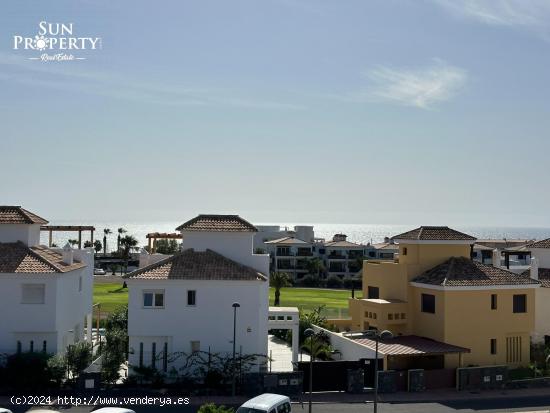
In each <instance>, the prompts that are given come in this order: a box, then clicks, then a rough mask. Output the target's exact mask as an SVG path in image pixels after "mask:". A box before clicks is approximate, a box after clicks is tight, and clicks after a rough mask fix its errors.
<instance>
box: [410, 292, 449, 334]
mask: <svg viewBox="0 0 550 413" xmlns="http://www.w3.org/2000/svg"><path fill="white" fill-rule="evenodd" d="M409 288H410V297H411V300H410V302H409V308H410V310H409V311H410V313H411V317H410V318H411V321H410V322H411V331H412V334H415V335H417V336H422V337H428V338H431V339H434V340H439V341H445V322H446V319H445V294H444V293H443V291H437V290H432V289H428V288H416V287H409ZM423 293H425V294H431V295H434V296H435V314H431V313H423V312H422V311H421V309H422V306H421V297H422V294H423Z"/></svg>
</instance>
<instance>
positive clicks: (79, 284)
mask: <svg viewBox="0 0 550 413" xmlns="http://www.w3.org/2000/svg"><path fill="white" fill-rule="evenodd" d="M81 291H82V277H78V292H81Z"/></svg>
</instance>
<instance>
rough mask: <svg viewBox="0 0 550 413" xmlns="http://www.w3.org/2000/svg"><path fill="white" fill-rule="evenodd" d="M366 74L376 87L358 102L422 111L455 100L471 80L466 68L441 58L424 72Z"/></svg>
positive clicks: (385, 70) (393, 70)
mask: <svg viewBox="0 0 550 413" xmlns="http://www.w3.org/2000/svg"><path fill="white" fill-rule="evenodd" d="M366 75H367V77H368V78H369V79H370V80H371V81H372V82H373V84H374V85H373V87H372V88H371V89H369V90H367V91H364V92H361V93H360V94H358V95H357V96H356V97H357V98H358V99H365V98H375V99H381V100H386V101H390V102H395V103H398V104H402V105H407V106H415V107H417V108H422V109H430V108H432V107H434V106H435V105H436V104H438V103H441V102H445V101H447V100H449V99H451V98H452V97H454V96H455V95H456V93H457V92H458V91H459V90H460V89H461V88H462V87H463V86H464V84H465V83H466V79H467V74H466V71H465V70H464V69H461V68H459V67H456V66H451V65H449V64H447V63H445V62H444V61H442V60H439V59H435V60H434V62H433V64H432V65H430V66H428V67H425V68H421V69H402V68H401V69H397V68H392V67H387V66H379V67H377V68H375V69H373V70H370V71H368V72H367V73H366Z"/></svg>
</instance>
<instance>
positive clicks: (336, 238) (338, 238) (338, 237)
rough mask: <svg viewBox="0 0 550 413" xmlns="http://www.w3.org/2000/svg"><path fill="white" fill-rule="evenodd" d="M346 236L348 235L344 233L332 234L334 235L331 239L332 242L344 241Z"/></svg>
mask: <svg viewBox="0 0 550 413" xmlns="http://www.w3.org/2000/svg"><path fill="white" fill-rule="evenodd" d="M347 238H348V236H347V235H346V234H334V236H333V237H332V240H333V241H334V242H338V241H345V240H346V239H347Z"/></svg>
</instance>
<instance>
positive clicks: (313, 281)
mask: <svg viewBox="0 0 550 413" xmlns="http://www.w3.org/2000/svg"><path fill="white" fill-rule="evenodd" d="M297 283H298V284H299V285H300V286H302V287H320V286H321V284H322V283H321V279H320V278H319V277H317V276H315V275H311V274H306V275H304V276H303V277H302V278H300V279H299V280H298V281H297Z"/></svg>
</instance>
